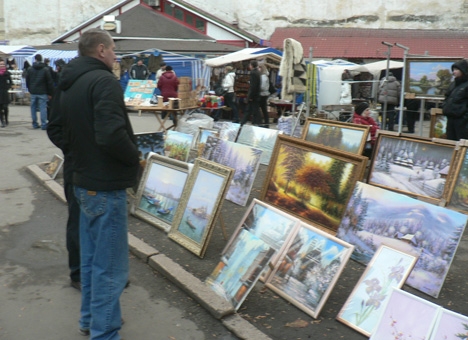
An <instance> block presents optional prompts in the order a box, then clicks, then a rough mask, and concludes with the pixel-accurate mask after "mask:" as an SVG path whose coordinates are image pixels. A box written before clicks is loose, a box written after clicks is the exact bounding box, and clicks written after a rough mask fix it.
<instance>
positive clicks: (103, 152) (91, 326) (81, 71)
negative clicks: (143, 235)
mask: <svg viewBox="0 0 468 340" xmlns="http://www.w3.org/2000/svg"><path fill="white" fill-rule="evenodd" d="M114 49H115V44H114V42H113V40H112V37H111V36H110V34H109V33H108V32H106V31H103V30H100V29H91V30H89V31H86V32H85V33H83V35H82V36H81V38H80V41H79V44H78V52H79V57H78V58H77V59H74V60H72V61H71V62H70V63H69V64H68V65H67V67H66V68H65V69H64V71H63V73H62V76H61V80H60V83H59V86H58V91H57V96H58V97H57V98H56V99H55V100H54V105H53V108H52V110H53V111H55V110H58V113H59V115H60V117H61V119H62V123H63V124H62V126H63V139H64V141H63V143H64V148H66V149H67V150H69V151H70V152H71V154H72V157H73V184H74V189H75V196H76V198H77V200H78V203H79V205H80V209H81V213H80V247H81V288H82V292H81V317H80V333H81V334H82V335H91V339H106V340H118V339H120V336H119V333H118V331H119V330H120V328H121V326H122V320H121V309H120V302H119V299H120V296H121V294H122V291H123V289H124V287H125V285H126V283H127V278H128V266H129V264H128V239H127V224H128V215H127V196H126V188H129V187H132V186H134V185H135V184H136V181H137V172H138V167H139V157H138V149H137V146H136V143H135V140H134V135H133V130H132V127H131V124H130V120H129V118H128V115H127V112H126V108H125V103H124V100H123V93H122V88H121V86H120V84H119V82H118V80H117V79H116V78H115V76H114V75H113V73H112V66H113V63H114V60H115V53H114Z"/></svg>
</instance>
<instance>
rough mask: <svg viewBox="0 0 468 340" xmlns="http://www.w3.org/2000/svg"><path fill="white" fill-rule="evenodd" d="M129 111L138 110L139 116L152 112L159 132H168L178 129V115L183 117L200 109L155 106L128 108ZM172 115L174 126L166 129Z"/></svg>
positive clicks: (196, 107) (195, 107) (194, 107)
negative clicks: (142, 113)
mask: <svg viewBox="0 0 468 340" xmlns="http://www.w3.org/2000/svg"><path fill="white" fill-rule="evenodd" d="M127 108H128V109H131V110H138V115H139V116H141V112H151V113H153V114H154V116H155V117H156V119H157V120H158V123H159V127H158V131H163V132H166V131H167V130H170V129H175V128H176V127H177V119H178V117H177V116H178V115H183V114H184V113H187V114H191V113H193V111H195V110H196V109H198V108H199V107H198V106H193V107H184V108H180V109H169V108H165V107H162V108H161V107H157V106H156V105H155V106H127ZM163 113H166V115H165V117H164V118H163V117H162V116H163ZM171 115H172V122H173V124H172V125H171V126H169V127H167V128H166V121H167V119H168V118H169V117H170V116H171Z"/></svg>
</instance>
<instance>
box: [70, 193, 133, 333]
mask: <svg viewBox="0 0 468 340" xmlns="http://www.w3.org/2000/svg"><path fill="white" fill-rule="evenodd" d="M75 196H76V198H77V200H78V203H79V204H80V210H81V213H80V248H81V318H80V328H81V329H89V330H90V331H91V339H95V340H97V339H99V340H118V339H120V336H119V333H118V331H119V330H120V328H121V326H122V324H121V310H120V302H119V299H120V295H121V294H122V292H123V290H124V288H125V285H126V283H127V279H128V238H127V223H128V216H127V193H126V191H125V190H114V191H88V190H86V189H84V188H80V187H78V186H75Z"/></svg>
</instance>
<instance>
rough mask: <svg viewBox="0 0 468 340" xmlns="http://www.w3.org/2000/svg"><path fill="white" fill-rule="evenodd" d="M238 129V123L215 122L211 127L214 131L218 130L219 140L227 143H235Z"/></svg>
mask: <svg viewBox="0 0 468 340" xmlns="http://www.w3.org/2000/svg"><path fill="white" fill-rule="evenodd" d="M240 127H241V126H240V124H239V123H232V122H215V123H214V125H213V128H214V129H218V130H219V138H220V139H222V140H227V141H229V142H235V141H236V139H237V135H238V134H239V130H240Z"/></svg>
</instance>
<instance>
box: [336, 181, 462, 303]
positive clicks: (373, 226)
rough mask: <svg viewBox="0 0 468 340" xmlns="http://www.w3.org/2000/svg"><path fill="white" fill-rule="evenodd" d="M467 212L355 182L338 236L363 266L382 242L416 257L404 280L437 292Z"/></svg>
mask: <svg viewBox="0 0 468 340" xmlns="http://www.w3.org/2000/svg"><path fill="white" fill-rule="evenodd" d="M467 218H468V216H466V215H464V214H461V213H459V212H456V211H453V210H450V209H447V208H444V207H440V206H436V205H432V204H429V203H426V202H422V201H420V200H417V199H414V198H411V197H409V196H406V195H403V194H399V193H395V192H392V191H389V190H385V189H382V188H378V187H375V186H372V185H369V184H366V183H362V182H358V183H357V184H356V187H355V189H354V191H353V194H352V196H351V198H350V200H349V202H348V206H347V208H346V212H345V214H344V215H343V219H342V220H341V224H340V226H339V228H338V233H337V237H339V238H340V239H342V240H344V241H346V242H349V243H351V244H353V245H354V246H355V250H354V253H353V256H352V258H353V259H354V260H356V261H358V262H360V263H362V264H364V265H367V264H368V263H369V261H370V260H371V258H372V257H373V256H374V254H375V252H376V251H377V249H378V248H379V246H380V245H382V244H385V245H387V246H390V247H392V248H396V249H400V250H402V251H404V252H407V253H409V254H413V255H414V256H419V259H418V261H417V262H416V265H415V267H414V269H413V270H412V271H411V274H410V276H409V277H408V279H407V280H406V284H408V285H410V286H412V287H414V288H416V289H418V290H420V291H422V292H423V293H426V294H428V295H430V296H433V297H437V296H438V295H439V293H440V290H441V288H442V285H443V283H444V281H445V277H446V275H447V272H448V270H449V268H450V265H451V263H452V261H453V258H454V256H455V252H456V250H457V247H458V244H459V242H460V239H461V237H462V235H463V231H464V230H465V225H466V222H467Z"/></svg>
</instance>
